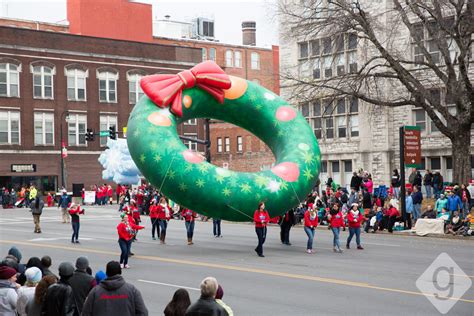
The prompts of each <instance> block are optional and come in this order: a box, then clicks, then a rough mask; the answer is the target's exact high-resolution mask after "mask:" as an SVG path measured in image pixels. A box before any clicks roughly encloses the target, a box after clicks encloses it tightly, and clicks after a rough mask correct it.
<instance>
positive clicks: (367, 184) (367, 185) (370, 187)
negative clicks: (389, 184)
mask: <svg viewBox="0 0 474 316" xmlns="http://www.w3.org/2000/svg"><path fill="white" fill-rule="evenodd" d="M364 187H365V188H366V189H367V192H369V194H370V195H372V193H373V191H374V182H373V181H372V176H370V175H369V176H368V177H367V180H366V181H364Z"/></svg>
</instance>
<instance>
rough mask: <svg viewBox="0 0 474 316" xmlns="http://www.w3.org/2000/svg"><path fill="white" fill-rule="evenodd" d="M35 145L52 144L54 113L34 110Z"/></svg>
mask: <svg viewBox="0 0 474 316" xmlns="http://www.w3.org/2000/svg"><path fill="white" fill-rule="evenodd" d="M34 121H35V122H34V125H35V145H36V146H38V145H54V113H51V112H49V113H43V112H35V114H34Z"/></svg>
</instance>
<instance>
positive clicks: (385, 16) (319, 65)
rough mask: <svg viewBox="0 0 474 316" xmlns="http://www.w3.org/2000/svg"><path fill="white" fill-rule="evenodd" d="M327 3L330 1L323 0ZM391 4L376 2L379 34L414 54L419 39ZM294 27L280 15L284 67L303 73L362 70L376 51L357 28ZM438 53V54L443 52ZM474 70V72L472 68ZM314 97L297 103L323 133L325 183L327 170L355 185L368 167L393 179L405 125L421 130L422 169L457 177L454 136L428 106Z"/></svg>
mask: <svg viewBox="0 0 474 316" xmlns="http://www.w3.org/2000/svg"><path fill="white" fill-rule="evenodd" d="M286 2H287V3H291V2H294V3H297V2H298V1H292V0H288V1H286ZM365 3H368V2H365ZM321 4H322V5H324V2H321ZM392 5H393V4H392V2H391V1H388V0H387V1H378V2H377V3H375V2H372V3H371V8H370V14H373V15H374V16H376V17H377V18H379V22H380V23H381V25H380V27H379V28H378V29H377V31H378V32H380V34H378V35H380V37H381V38H384V39H387V38H388V37H389V36H393V38H390V39H389V40H391V41H392V42H393V43H394V45H395V46H394V47H395V48H396V49H397V50H398V51H402V52H404V54H405V57H406V58H408V59H409V60H415V58H416V51H415V45H413V42H412V40H411V38H410V35H409V32H408V30H407V29H406V28H405V27H404V25H403V23H401V22H399V23H397V24H396V23H395V22H394V20H395V19H393V18H394V17H393V16H391V15H390V14H389V13H387V12H393V11H391V10H390V9H391V6H392ZM421 32H422V33H423V30H421ZM389 33H390V34H389ZM289 34H292V33H291V31H290V30H289V29H288V24H287V23H285V20H284V19H282V20H280V55H281V61H280V63H281V68H282V69H285V70H287V71H289V72H290V73H291V74H292V75H293V76H294V77H297V78H300V79H303V80H305V79H309V80H324V79H327V78H331V77H334V76H338V75H339V74H344V73H353V72H357V70H359V69H360V67H361V65H363V64H364V63H365V62H366V61H367V60H368V59H370V58H371V57H372V56H374V55H373V54H374V52H372V51H371V50H370V49H368V48H367V46H366V45H365V44H364V40H361V39H358V38H357V36H354V35H352V34H342V36H340V37H327V36H324V34H320V35H318V36H316V37H314V38H307V37H303V36H300V35H298V34H293V36H288V35H289ZM425 34H426V31H425ZM421 36H423V34H421ZM425 36H426V35H425ZM338 44H340V45H338ZM433 53H434V54H436V51H433ZM438 53H439V52H438ZM453 53H455V51H454V50H453ZM471 62H472V61H471ZM413 72H414V73H415V75H417V76H418V75H423V72H422V71H420V68H416V66H413ZM470 76H472V78H474V74H473V73H472V67H471V73H470ZM380 87H381V89H384V90H383V93H386V94H396V93H400V94H401V93H402V92H401V91H397V90H393V88H392V87H391V86H390V85H385V84H383V83H381V84H380ZM432 93H433V94H434V95H436V96H437V97H439V98H440V100H442V101H441V102H442V103H441V104H444V105H445V106H447V107H448V108H449V110H450V111H451V110H455V109H454V106H452V105H451V104H449V100H448V98H446V92H445V91H443V89H442V88H437V87H436V85H434V87H433V89H432ZM281 95H282V97H284V98H287V99H289V98H291V97H295V96H294V95H293V94H292V90H291V89H286V88H282V90H281ZM309 99H314V100H313V101H311V102H306V101H302V99H299V98H298V97H297V98H295V99H293V100H294V102H293V105H294V106H297V107H299V109H300V111H301V112H302V113H303V115H304V116H305V117H306V118H307V120H308V122H309V124H310V125H311V126H312V128H313V130H314V133H315V135H316V137H317V138H318V143H319V145H320V147H321V153H322V159H321V161H322V165H321V174H320V179H321V181H322V182H323V183H324V182H325V181H326V180H327V178H328V177H332V178H333V179H334V180H335V181H336V182H337V183H339V184H341V185H344V186H348V185H349V183H350V180H351V176H352V172H353V171H357V170H359V169H363V170H366V171H368V172H370V173H371V174H372V176H373V179H374V183H375V184H376V185H381V184H385V185H389V183H390V177H391V174H392V170H393V169H399V167H400V153H399V128H400V126H404V125H415V126H419V127H420V128H421V130H422V140H421V144H422V157H423V158H422V164H423V166H422V168H421V171H422V173H423V172H424V170H425V169H429V170H432V171H440V173H441V174H442V175H443V176H444V180H445V181H448V182H449V181H452V169H453V167H452V157H451V142H450V141H449V139H448V138H447V137H445V136H443V135H442V134H441V133H440V132H439V131H438V129H437V128H436V126H434V124H433V122H432V121H431V119H430V118H429V116H428V115H427V114H426V112H425V111H424V110H422V109H418V108H414V107H412V106H403V107H397V108H388V107H381V106H374V105H371V104H367V103H365V102H363V101H362V100H358V99H354V98H347V97H345V98H327V97H325V93H324V91H321V92H320V93H318V94H317V95H312V96H309ZM305 100H307V98H305ZM443 100H446V101H443ZM466 146H470V148H471V149H470V152H471V168H473V177H474V156H473V154H474V141H473V139H472V138H471V144H466Z"/></svg>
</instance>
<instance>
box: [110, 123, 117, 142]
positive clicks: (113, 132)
mask: <svg viewBox="0 0 474 316" xmlns="http://www.w3.org/2000/svg"><path fill="white" fill-rule="evenodd" d="M109 138H110V139H117V131H116V130H115V126H110V127H109Z"/></svg>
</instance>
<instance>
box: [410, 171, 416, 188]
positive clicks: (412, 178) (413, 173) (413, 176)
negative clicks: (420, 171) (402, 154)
mask: <svg viewBox="0 0 474 316" xmlns="http://www.w3.org/2000/svg"><path fill="white" fill-rule="evenodd" d="M415 177H416V169H415V168H413V169H411V173H410V175H409V176H408V183H410V184H411V186H412V187H413V186H414V183H415Z"/></svg>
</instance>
